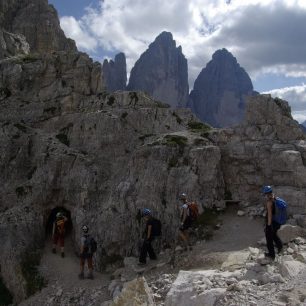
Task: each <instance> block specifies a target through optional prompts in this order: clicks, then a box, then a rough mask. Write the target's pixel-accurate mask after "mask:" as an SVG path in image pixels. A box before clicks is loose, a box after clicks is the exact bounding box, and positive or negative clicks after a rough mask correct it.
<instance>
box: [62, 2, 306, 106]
mask: <svg viewBox="0 0 306 306" xmlns="http://www.w3.org/2000/svg"><path fill="white" fill-rule="evenodd" d="M61 25H62V27H63V29H64V31H65V33H66V35H67V36H69V37H72V38H73V39H75V40H76V42H77V45H78V47H80V48H81V49H83V50H85V51H86V50H87V51H89V53H90V52H94V50H96V49H97V48H102V49H103V50H105V51H107V52H108V53H109V54H111V53H114V52H116V53H117V52H124V53H125V55H126V57H127V66H128V67H127V71H128V72H129V71H130V70H131V68H132V67H133V65H134V63H135V61H136V60H137V59H138V58H139V56H140V55H141V54H142V53H143V52H144V51H145V50H146V49H147V48H148V45H149V44H150V43H151V42H152V41H153V40H154V39H155V37H156V36H157V35H158V34H160V33H161V32H162V31H169V32H172V34H173V37H174V39H175V40H176V42H177V45H181V46H182V50H183V53H184V55H185V56H186V58H187V59H188V66H189V87H190V88H192V87H193V82H194V80H195V78H196V77H197V75H198V74H199V72H200V71H201V69H202V68H204V67H205V65H206V64H207V62H208V61H209V60H210V59H211V57H212V54H213V53H214V52H215V51H216V50H217V49H220V48H227V49H228V50H229V51H230V52H232V53H233V55H234V56H235V57H236V58H237V60H238V62H239V63H240V65H241V66H242V67H243V68H245V70H246V71H247V72H248V73H249V74H250V76H251V78H255V77H257V76H259V75H261V74H263V73H275V74H278V75H279V74H282V75H285V76H290V77H300V76H304V77H306V62H305V54H306V39H305V37H306V30H305V29H306V1H305V0H243V1H241V0H232V1H226V0H214V1H212V0H188V1H186V0H167V1H164V0H146V1H143V0H101V1H100V6H99V7H98V8H88V9H87V10H86V14H85V15H84V16H83V17H82V18H81V19H80V20H75V19H74V18H73V17H63V18H61ZM293 92H295V93H296V96H294V94H293ZM287 96H288V97H289V98H290V99H291V101H292V102H291V103H292V105H293V106H292V107H293V109H294V108H295V107H301V106H300V104H299V103H298V102H297V99H298V97H297V91H291V95H290V94H289V93H287ZM300 96H301V95H300ZM295 101H296V102H295ZM303 101H305V100H303ZM304 109H306V106H305V107H304Z"/></svg>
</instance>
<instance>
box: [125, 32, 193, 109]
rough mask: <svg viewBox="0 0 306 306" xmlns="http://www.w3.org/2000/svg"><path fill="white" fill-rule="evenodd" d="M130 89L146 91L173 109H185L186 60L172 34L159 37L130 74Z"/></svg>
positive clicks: (187, 88)
mask: <svg viewBox="0 0 306 306" xmlns="http://www.w3.org/2000/svg"><path fill="white" fill-rule="evenodd" d="M128 89H129V90H142V91H145V92H147V93H149V94H150V95H151V96H152V97H153V98H155V99H157V100H160V101H162V102H166V103H168V104H170V106H171V107H174V108H175V107H178V106H184V105H186V103H187V100H188V93H189V86H188V69H187V60H186V58H185V56H184V55H183V53H182V48H181V47H176V42H175V40H173V37H172V34H171V33H170V32H162V33H161V34H160V35H158V36H157V37H156V39H155V40H154V42H153V43H151V44H150V45H149V48H148V49H147V50H146V51H145V52H144V53H143V54H142V55H141V56H140V58H139V60H138V61H137V62H136V63H135V66H134V67H133V69H132V71H131V76H130V80H129V85H128Z"/></svg>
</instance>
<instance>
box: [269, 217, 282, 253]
mask: <svg viewBox="0 0 306 306" xmlns="http://www.w3.org/2000/svg"><path fill="white" fill-rule="evenodd" d="M280 227H281V225H280V224H278V223H276V222H274V221H273V222H272V225H271V226H268V225H266V229H265V233H266V240H267V248H268V253H269V256H270V257H271V258H275V250H274V243H275V245H276V247H277V250H278V251H280V250H281V249H282V248H283V243H282V241H281V240H280V238H279V237H278V235H277V231H278V230H279V229H280Z"/></svg>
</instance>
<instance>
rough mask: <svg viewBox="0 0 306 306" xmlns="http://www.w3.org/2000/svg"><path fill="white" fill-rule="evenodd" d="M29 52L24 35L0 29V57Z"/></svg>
mask: <svg viewBox="0 0 306 306" xmlns="http://www.w3.org/2000/svg"><path fill="white" fill-rule="evenodd" d="M29 52H30V46H29V44H28V43H27V41H26V40H25V37H24V36H23V35H20V34H13V33H9V32H7V31H4V30H2V29H0V59H3V58H5V57H10V56H16V55H20V54H21V55H26V54H29Z"/></svg>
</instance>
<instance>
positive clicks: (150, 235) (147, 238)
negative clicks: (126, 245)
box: [138, 208, 160, 266]
mask: <svg viewBox="0 0 306 306" xmlns="http://www.w3.org/2000/svg"><path fill="white" fill-rule="evenodd" d="M142 217H143V218H144V221H145V222H146V228H145V231H144V237H143V238H144V239H143V243H142V246H141V249H140V256H139V263H138V265H140V266H141V265H145V264H146V263H147V254H149V257H150V259H151V260H156V259H157V257H156V254H155V252H154V250H153V248H152V244H151V243H152V241H153V240H154V238H155V236H156V235H155V231H156V228H155V227H156V222H159V227H160V221H159V220H157V219H155V218H153V217H152V213H151V210H150V209H148V208H145V209H143V211H142ZM157 231H158V229H157ZM159 231H160V229H159ZM159 234H160V233H159Z"/></svg>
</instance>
